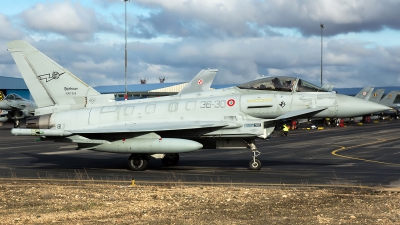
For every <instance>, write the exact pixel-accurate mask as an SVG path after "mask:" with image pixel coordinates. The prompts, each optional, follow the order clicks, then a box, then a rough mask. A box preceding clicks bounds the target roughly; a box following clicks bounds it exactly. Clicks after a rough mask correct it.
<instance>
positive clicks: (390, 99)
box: [379, 91, 399, 106]
mask: <svg viewBox="0 0 400 225" xmlns="http://www.w3.org/2000/svg"><path fill="white" fill-rule="evenodd" d="M398 93H399V91H391V92H389V94H387V95H386V96H385V97H383V98H382V100H380V101H379V104H382V105H386V106H390V105H392V104H393V102H394V100H395V99H396V97H397V94H398Z"/></svg>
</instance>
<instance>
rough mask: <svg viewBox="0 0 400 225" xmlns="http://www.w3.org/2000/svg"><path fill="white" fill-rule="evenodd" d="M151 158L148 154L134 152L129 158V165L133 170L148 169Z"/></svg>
mask: <svg viewBox="0 0 400 225" xmlns="http://www.w3.org/2000/svg"><path fill="white" fill-rule="evenodd" d="M148 164H149V158H148V157H147V156H146V155H136V154H132V155H131V156H129V159H128V167H129V169H130V170H133V171H143V170H145V169H147V166H148Z"/></svg>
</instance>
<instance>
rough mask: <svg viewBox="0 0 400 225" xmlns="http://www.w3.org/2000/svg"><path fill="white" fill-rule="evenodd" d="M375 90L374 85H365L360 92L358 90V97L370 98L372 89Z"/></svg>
mask: <svg viewBox="0 0 400 225" xmlns="http://www.w3.org/2000/svg"><path fill="white" fill-rule="evenodd" d="M373 90H374V88H373V87H365V88H363V89H361V91H360V92H358V94H356V96H354V97H356V98H361V99H368V98H369V96H371V94H372V91H373Z"/></svg>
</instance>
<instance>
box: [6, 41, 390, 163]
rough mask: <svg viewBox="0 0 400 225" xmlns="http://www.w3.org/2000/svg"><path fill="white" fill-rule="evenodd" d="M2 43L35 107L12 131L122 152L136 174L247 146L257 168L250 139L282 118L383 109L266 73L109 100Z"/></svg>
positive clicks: (15, 44)
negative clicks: (194, 154)
mask: <svg viewBox="0 0 400 225" xmlns="http://www.w3.org/2000/svg"><path fill="white" fill-rule="evenodd" d="M7 47H8V50H9V51H10V53H11V55H12V57H13V58H14V61H15V62H16V64H17V67H18V69H19V70H20V72H21V74H22V76H23V78H24V80H25V82H26V84H27V86H28V88H29V90H30V91H31V94H32V97H33V98H34V100H35V102H36V104H37V105H38V108H37V109H36V110H35V117H31V119H28V120H27V125H26V126H27V128H26V129H21V128H18V129H17V128H14V129H12V130H11V133H12V134H13V135H33V136H39V137H40V140H42V141H57V142H68V143H76V144H77V150H80V149H86V150H93V151H100V152H112V153H123V154H130V156H129V159H128V168H129V169H130V170H136V171H139V170H145V169H146V168H147V166H148V160H149V159H151V158H160V159H161V161H162V162H163V163H164V165H166V166H171V165H176V164H177V163H178V161H179V153H183V152H191V151H196V150H198V149H201V148H216V149H224V148H229V149H232V148H249V149H250V150H251V152H252V157H251V160H250V163H249V167H250V169H251V170H259V169H260V168H261V161H260V160H259V159H257V157H258V156H259V154H260V152H259V151H258V149H257V146H256V144H255V140H256V139H262V140H266V139H268V138H269V137H270V136H271V134H272V132H273V131H274V129H275V126H276V125H277V124H279V123H282V122H283V121H286V120H291V119H297V118H310V117H316V118H325V117H352V116H357V115H364V114H368V113H372V112H376V111H381V110H385V109H388V107H386V106H382V105H380V104H376V103H372V102H366V101H364V100H361V99H357V98H354V97H350V96H346V95H340V94H336V93H335V92H328V91H326V90H324V89H322V88H321V87H318V86H316V85H313V84H311V83H309V82H307V81H305V80H303V79H300V78H295V77H266V78H261V79H258V80H253V81H250V82H248V83H244V84H241V85H238V86H234V87H229V88H225V89H218V90H211V91H202V90H200V92H190V91H189V93H185V92H183V93H181V94H178V95H175V96H164V97H159V98H149V99H137V100H126V101H114V95H101V94H99V93H98V92H96V91H95V90H94V89H93V88H92V87H90V86H89V85H87V84H86V83H84V82H83V81H82V80H80V79H79V78H78V77H76V76H75V75H73V74H72V73H70V72H69V71H68V70H66V69H64V68H63V67H61V66H60V65H58V64H57V63H56V62H54V61H53V60H51V59H50V58H48V57H47V56H45V55H44V54H43V53H41V52H39V51H38V50H37V49H35V48H34V47H32V46H31V45H29V44H28V43H26V42H25V41H19V40H17V41H12V42H9V43H8V44H7ZM214 71H216V70H214ZM51 74H57V76H52V75H51ZM44 78H46V79H44ZM195 79H196V78H195ZM198 85H202V82H198Z"/></svg>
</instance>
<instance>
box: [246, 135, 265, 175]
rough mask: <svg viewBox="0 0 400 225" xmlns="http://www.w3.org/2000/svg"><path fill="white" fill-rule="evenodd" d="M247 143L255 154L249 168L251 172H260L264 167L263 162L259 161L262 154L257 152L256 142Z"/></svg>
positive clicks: (249, 141)
mask: <svg viewBox="0 0 400 225" xmlns="http://www.w3.org/2000/svg"><path fill="white" fill-rule="evenodd" d="M245 142H246V143H247V145H248V146H249V147H250V149H251V151H252V152H253V159H252V160H251V161H250V163H249V168H250V169H251V170H260V169H261V166H262V165H261V161H260V160H259V159H257V157H258V156H259V155H260V154H261V152H259V151H258V150H257V146H256V144H255V142H254V140H245Z"/></svg>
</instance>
